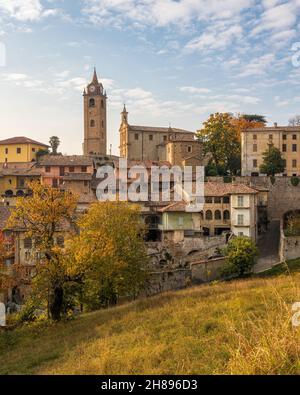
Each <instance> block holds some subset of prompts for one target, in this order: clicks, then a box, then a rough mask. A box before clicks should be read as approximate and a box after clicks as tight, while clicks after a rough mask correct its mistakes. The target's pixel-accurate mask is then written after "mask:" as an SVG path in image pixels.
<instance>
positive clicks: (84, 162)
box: [38, 155, 93, 166]
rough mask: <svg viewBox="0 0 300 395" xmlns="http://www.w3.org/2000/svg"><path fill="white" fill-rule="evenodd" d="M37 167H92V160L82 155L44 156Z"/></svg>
mask: <svg viewBox="0 0 300 395" xmlns="http://www.w3.org/2000/svg"><path fill="white" fill-rule="evenodd" d="M38 165H39V166H92V165H93V159H92V158H90V157H89V156H84V155H44V156H43V157H42V158H41V159H40V161H39V163H38Z"/></svg>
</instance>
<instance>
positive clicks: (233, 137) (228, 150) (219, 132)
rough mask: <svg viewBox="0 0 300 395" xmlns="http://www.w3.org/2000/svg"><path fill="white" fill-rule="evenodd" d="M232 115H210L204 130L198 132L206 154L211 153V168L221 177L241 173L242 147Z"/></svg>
mask: <svg viewBox="0 0 300 395" xmlns="http://www.w3.org/2000/svg"><path fill="white" fill-rule="evenodd" d="M232 119H233V118H232V116H231V115H230V114H227V113H225V114H221V113H216V114H212V115H210V117H209V119H208V120H207V121H206V122H204V124H203V128H202V129H201V130H199V131H198V132H197V136H198V139H199V140H200V141H201V142H202V144H203V150H204V153H210V155H211V157H212V159H211V163H210V166H211V167H214V168H215V169H216V170H217V171H218V173H219V174H220V175H223V174H228V173H230V174H234V175H235V174H237V173H239V172H240V168H241V165H240V158H241V145H240V140H239V136H238V133H237V129H236V127H235V126H234V125H233V123H232Z"/></svg>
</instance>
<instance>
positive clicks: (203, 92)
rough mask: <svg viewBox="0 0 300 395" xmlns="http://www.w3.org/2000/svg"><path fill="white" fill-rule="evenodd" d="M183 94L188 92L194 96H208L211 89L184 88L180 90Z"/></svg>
mask: <svg viewBox="0 0 300 395" xmlns="http://www.w3.org/2000/svg"><path fill="white" fill-rule="evenodd" d="M179 90H180V91H181V92H188V93H193V94H206V93H209V92H211V90H210V89H207V88H197V87H195V86H182V87H180V88H179Z"/></svg>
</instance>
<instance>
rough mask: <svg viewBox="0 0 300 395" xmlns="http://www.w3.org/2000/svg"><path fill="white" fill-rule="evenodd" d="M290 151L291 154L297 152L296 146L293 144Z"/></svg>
mask: <svg viewBox="0 0 300 395" xmlns="http://www.w3.org/2000/svg"><path fill="white" fill-rule="evenodd" d="M292 151H293V152H297V144H293V145H292Z"/></svg>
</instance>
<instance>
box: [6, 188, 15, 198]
mask: <svg viewBox="0 0 300 395" xmlns="http://www.w3.org/2000/svg"><path fill="white" fill-rule="evenodd" d="M13 195H14V193H13V191H12V190H11V189H9V190H7V191H5V197H8V198H10V197H13Z"/></svg>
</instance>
